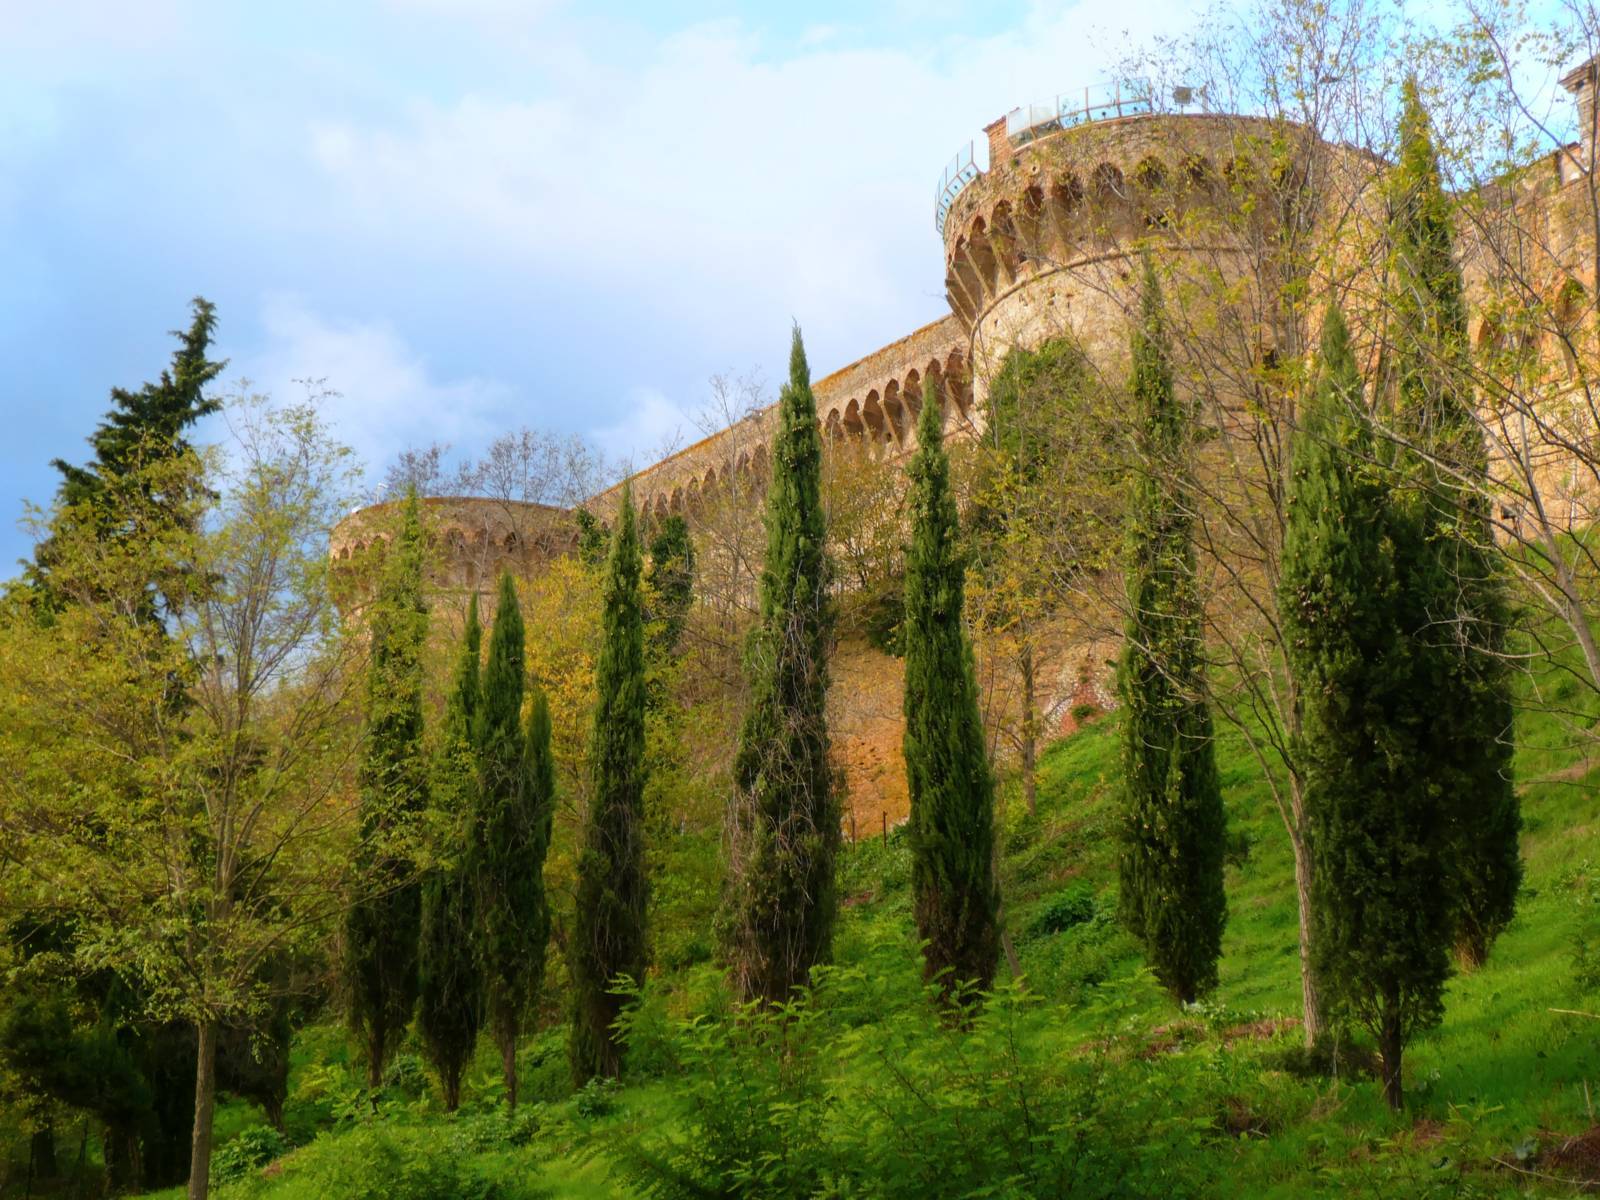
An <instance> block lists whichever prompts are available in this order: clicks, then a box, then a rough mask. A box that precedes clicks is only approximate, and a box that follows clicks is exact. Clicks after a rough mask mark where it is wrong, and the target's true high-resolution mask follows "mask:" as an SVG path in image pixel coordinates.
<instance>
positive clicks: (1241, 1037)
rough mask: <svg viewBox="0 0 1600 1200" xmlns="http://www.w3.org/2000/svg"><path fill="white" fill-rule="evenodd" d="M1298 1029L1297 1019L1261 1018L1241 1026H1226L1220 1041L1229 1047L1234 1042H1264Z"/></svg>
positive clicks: (1298, 1020) (1298, 1021)
mask: <svg viewBox="0 0 1600 1200" xmlns="http://www.w3.org/2000/svg"><path fill="white" fill-rule="evenodd" d="M1299 1028H1300V1018H1299V1017H1263V1018H1261V1020H1259V1021H1246V1022H1245V1023H1244V1024H1242V1025H1230V1026H1228V1028H1226V1029H1224V1030H1223V1031H1222V1040H1223V1043H1224V1044H1226V1045H1229V1046H1231V1045H1233V1044H1234V1043H1235V1042H1265V1041H1270V1040H1271V1039H1272V1038H1275V1037H1277V1036H1278V1035H1279V1034H1281V1033H1287V1032H1288V1031H1289V1030H1291V1029H1299Z"/></svg>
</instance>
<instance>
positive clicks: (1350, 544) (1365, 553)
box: [1281, 306, 1455, 1108]
mask: <svg viewBox="0 0 1600 1200" xmlns="http://www.w3.org/2000/svg"><path fill="white" fill-rule="evenodd" d="M1321 358H1322V361H1321V377H1320V379H1319V381H1318V384H1317V389H1316V392H1315V395H1314V396H1313V399H1312V402H1311V404H1310V406H1309V411H1308V412H1307V413H1306V414H1305V416H1304V420H1303V425H1302V432H1301V436H1300V437H1299V438H1297V440H1296V443H1295V461H1294V474H1293V492H1292V494H1291V500H1290V506H1289V526H1288V529H1287V530H1286V531H1285V538H1284V565H1283V584H1282V587H1283V599H1282V604H1281V608H1282V611H1283V614H1284V621H1285V630H1286V633H1287V635H1288V639H1289V640H1288V646H1289V650H1290V664H1291V666H1292V668H1293V670H1294V676H1295V682H1296V684H1297V686H1298V688H1299V691H1300V695H1301V697H1302V700H1301V703H1302V705H1303V707H1304V716H1303V721H1304V724H1303V729H1304V739H1305V740H1304V745H1303V746H1302V747H1301V748H1300V754H1301V755H1302V757H1303V759H1304V763H1305V770H1306V810H1305V811H1306V821H1307V831H1308V833H1309V841H1310V846H1311V852H1312V866H1313V870H1312V885H1313V893H1312V895H1313V901H1314V903H1313V906H1312V910H1313V913H1314V914H1315V927H1314V929H1313V934H1312V939H1311V947H1312V952H1313V955H1314V957H1315V962H1316V968H1317V977H1318V979H1319V980H1321V982H1322V988H1323V991H1324V993H1325V995H1326V998H1327V1000H1328V1001H1329V1006H1330V1009H1331V1010H1332V1011H1333V1012H1335V1013H1338V1014H1341V1015H1343V1016H1346V1017H1348V1018H1351V1019H1354V1020H1356V1021H1358V1022H1359V1023H1361V1024H1362V1025H1364V1026H1365V1027H1366V1028H1367V1029H1369V1030H1370V1031H1371V1032H1372V1034H1373V1036H1374V1037H1375V1038H1376V1039H1377V1043H1378V1050H1379V1053H1380V1055H1381V1056H1382V1060H1383V1077H1384V1093H1385V1095H1386V1097H1387V1098H1388V1101H1389V1103H1390V1104H1391V1105H1392V1106H1394V1107H1396V1108H1398V1107H1399V1106H1400V1104H1401V1101H1402V1087H1401V1075H1400V1068H1401V1055H1402V1052H1403V1050H1404V1046H1405V1042H1406V1040H1407V1039H1408V1038H1409V1037H1410V1036H1411V1035H1412V1034H1414V1033H1415V1032H1417V1031H1418V1030H1421V1029H1427V1028H1429V1027H1430V1026H1432V1025H1435V1024H1437V1023H1438V1021H1439V1018H1440V1015H1441V1013H1442V1009H1443V993H1444V982H1445V979H1446V977H1447V976H1448V975H1449V970H1450V964H1449V955H1448V945H1449V940H1450V932H1451V921H1452V917H1453V914H1454V909H1455V900H1454V897H1453V896H1452V894H1451V889H1450V888H1449V887H1448V886H1447V885H1448V883H1449V879H1450V875H1449V866H1448V859H1449V857H1450V847H1449V845H1448V839H1447V838H1446V837H1445V836H1443V833H1444V829H1445V823H1446V821H1447V820H1448V813H1447V809H1448V806H1449V801H1448V800H1447V797H1446V794H1445V792H1444V790H1443V789H1441V788H1440V787H1439V786H1438V781H1437V779H1436V778H1435V777H1434V774H1433V771H1434V768H1435V765H1436V764H1435V760H1434V757H1433V755H1432V754H1431V753H1430V748H1429V742H1430V741H1431V740H1432V738H1433V732H1432V725H1433V716H1432V713H1431V706H1432V704H1433V703H1434V700H1435V697H1434V695H1433V693H1432V685H1433V684H1434V683H1435V682H1437V678H1436V676H1435V675H1434V673H1432V672H1430V671H1429V670H1428V669H1427V668H1428V660H1429V658H1430V650H1429V648H1428V646H1427V644H1426V642H1425V640H1424V638H1423V636H1421V634H1422V631H1423V629H1424V626H1425V621H1424V620H1422V617H1423V612H1422V611H1421V606H1422V605H1423V604H1425V602H1426V598H1425V596H1423V595H1422V594H1421V593H1419V591H1418V590H1417V589H1415V588H1413V587H1410V586H1408V582H1409V577H1410V575H1411V573H1412V572H1414V571H1415V570H1417V569H1418V567H1419V565H1420V564H1419V563H1418V562H1417V561H1416V559H1417V555H1418V550H1419V546H1420V541H1419V539H1418V537H1417V535H1416V526H1417V523H1418V513H1417V510H1416V506H1415V505H1414V504H1408V502H1407V499H1406V498H1405V497H1404V496H1402V495H1400V494H1397V493H1396V492H1395V491H1394V490H1393V489H1392V488H1391V486H1390V484H1391V480H1390V478H1389V477H1388V475H1387V473H1386V472H1385V471H1384V470H1383V468H1382V467H1381V465H1380V464H1378V463H1377V462H1376V461H1375V459H1376V444H1375V441H1376V440H1375V438H1374V435H1373V431H1372V428H1371V425H1370V423H1369V422H1368V421H1367V419H1366V414H1365V411H1364V407H1363V405H1362V397H1361V379H1360V376H1359V374H1358V372H1357V369H1356V365H1355V358H1354V356H1353V354H1352V353H1351V349H1350V341H1349V335H1348V333H1347V331H1346V329H1345V324H1344V320H1343V318H1342V317H1341V315H1340V313H1339V310H1338V308H1337V307H1335V306H1330V307H1329V309H1328V314H1327V318H1326V320H1325V322H1324V325H1323V335H1322V355H1321Z"/></svg>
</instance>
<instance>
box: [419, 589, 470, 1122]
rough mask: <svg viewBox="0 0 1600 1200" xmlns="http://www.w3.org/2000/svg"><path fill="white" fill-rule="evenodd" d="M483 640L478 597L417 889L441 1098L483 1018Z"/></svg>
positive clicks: (456, 1081) (425, 1002) (424, 1011)
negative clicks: (431, 856) (479, 867)
mask: <svg viewBox="0 0 1600 1200" xmlns="http://www.w3.org/2000/svg"><path fill="white" fill-rule="evenodd" d="M482 640H483V633H482V629H481V627H480V626H479V624H478V597H477V594H476V593H474V594H473V596H472V599H471V600H470V601H469V603H468V606H467V630H466V636H465V638H464V639H463V641H462V643H461V658H460V661H459V662H458V663H457V666H456V674H455V683H454V686H453V687H452V688H451V690H450V699H449V701H448V703H447V705H446V708H445V721H444V732H443V735H442V736H441V738H440V741H439V747H438V753H437V757H436V759H435V763H434V784H433V802H434V806H435V808H436V810H437V811H438V813H439V816H440V817H441V818H442V823H443V825H444V828H445V830H446V838H447V841H446V844H445V846H444V847H443V851H444V852H443V854H442V855H441V856H440V857H441V860H442V861H441V862H440V863H439V865H438V866H437V867H435V868H434V870H433V871H432V872H431V873H430V874H429V876H428V879H427V881H426V883H425V884H424V885H423V892H422V941H421V945H420V947H419V951H418V954H419V960H420V961H419V963H418V975H419V994H418V997H417V1028H418V1029H419V1030H420V1031H421V1033H422V1039H423V1045H424V1046H425V1047H426V1049H427V1054H428V1059H429V1061H430V1062H432V1063H433V1067H434V1070H436V1071H437V1072H438V1073H439V1082H440V1085H441V1087H442V1089H443V1091H444V1106H445V1110H446V1111H447V1112H454V1111H455V1110H456V1107H457V1106H458V1105H459V1104H460V1103H461V1073H462V1071H463V1070H464V1069H465V1068H466V1065H467V1064H468V1063H469V1062H471V1060H472V1051H473V1048H474V1047H475V1046H476V1045H477V1042H478V1030H479V1029H480V1028H481V1027H482V1026H483V972H482V969H481V967H480V966H479V963H478V955H477V947H476V932H477V903H476V900H477V897H476V894H475V884H474V881H473V878H472V872H471V866H470V863H469V861H468V839H467V836H466V834H467V831H468V828H469V824H468V823H469V822H470V820H471V818H472V816H473V814H474V812H475V811H476V809H477V803H476V801H477V786H478V755H477V749H476V747H475V745H474V744H473V725H474V723H475V721H476V719H477V713H478V706H479V698H480V681H479V667H478V656H479V652H480V650H481V644H482Z"/></svg>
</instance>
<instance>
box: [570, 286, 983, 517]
mask: <svg viewBox="0 0 1600 1200" xmlns="http://www.w3.org/2000/svg"><path fill="white" fill-rule="evenodd" d="M966 345H967V337H966V334H965V331H964V330H963V329H962V328H961V326H960V323H959V322H958V321H957V320H956V318H955V317H943V318H941V319H940V320H937V321H934V322H932V323H930V324H928V325H924V326H923V327H922V328H921V329H918V330H915V331H914V332H912V333H909V334H907V335H906V336H905V337H903V338H900V339H898V340H897V341H893V342H890V343H889V344H888V345H887V346H884V347H882V348H880V349H878V350H874V351H873V352H872V353H871V354H868V355H866V356H865V357H863V358H859V359H857V360H856V361H855V362H853V363H850V364H849V365H847V366H844V367H841V368H840V369H839V370H837V371H834V372H833V373H832V374H830V375H826V376H824V377H823V378H821V379H819V380H817V381H815V382H814V383H813V384H812V392H813V393H814V394H815V396H816V401H817V419H818V421H819V422H820V423H821V425H822V427H823V431H824V433H825V434H826V435H827V438H828V439H829V440H833V439H846V440H849V441H852V442H860V443H865V444H866V445H868V446H869V447H870V448H871V449H872V451H873V453H875V454H879V455H882V456H887V457H898V456H900V455H902V454H906V453H909V451H910V450H912V449H914V447H915V441H916V436H915V426H916V418H917V414H918V412H920V410H921V395H922V387H923V382H924V380H927V379H932V380H933V381H934V382H935V385H936V386H937V387H938V388H939V390H940V392H941V395H942V396H943V397H944V405H945V429H946V431H947V432H956V431H959V430H961V429H964V428H966V427H968V426H970V424H971V422H972V411H971V410H972V391H971V382H970V379H969V372H968V369H967V361H966ZM776 417H777V408H776V406H775V405H769V406H768V407H766V408H764V409H762V410H760V411H759V412H756V413H752V414H751V415H749V416H747V417H745V418H744V419H742V420H740V421H739V422H737V423H736V424H734V425H732V426H730V427H729V428H727V429H724V430H721V431H719V432H717V433H714V434H712V435H711V436H710V437H706V438H702V439H701V440H700V441H698V442H695V443H694V444H693V445H691V446H688V447H686V448H684V449H683V450H680V451H678V452H677V453H676V454H673V455H670V456H669V457H667V458H665V459H663V460H661V461H660V462H658V463H656V464H654V465H653V466H650V467H646V468H645V469H644V470H642V471H640V472H638V473H637V474H635V475H634V476H633V494H634V501H635V503H636V504H637V505H638V507H639V509H640V511H641V512H644V513H647V514H654V515H658V516H665V515H667V514H669V513H677V514H687V513H692V512H693V511H695V510H696V509H697V508H698V507H699V506H700V505H701V504H702V503H703V502H704V499H705V498H706V497H707V496H708V495H709V493H710V492H711V491H712V490H713V489H715V488H717V487H718V485H719V483H722V482H725V481H726V480H727V479H728V478H729V476H730V475H731V474H733V473H737V474H738V475H739V476H740V478H741V479H745V480H748V481H759V480H760V479H761V478H763V477H764V476H765V474H766V471H767V466H768V464H767V455H768V446H769V445H770V443H771V440H772V434H773V428H774V422H775V421H776ZM621 492H622V485H621V484H618V485H616V486H615V487H612V488H609V489H607V490H606V491H604V492H601V493H600V494H599V495H598V496H596V497H594V499H592V500H589V501H587V502H586V504H585V507H587V508H589V509H590V510H591V511H593V512H594V513H595V514H596V515H597V516H602V517H606V518H607V519H609V517H610V516H611V515H612V514H613V513H614V512H615V511H616V506H617V503H618V500H619V499H620V497H621Z"/></svg>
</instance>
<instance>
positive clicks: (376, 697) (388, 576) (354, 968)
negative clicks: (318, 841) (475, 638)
mask: <svg viewBox="0 0 1600 1200" xmlns="http://www.w3.org/2000/svg"><path fill="white" fill-rule="evenodd" d="M422 562H423V545H422V521H421V517H420V515H419V513H418V507H417V497H416V493H415V492H412V493H411V494H410V495H409V496H407V497H406V501H405V505H404V507H403V510H402V513H401V526H400V530H399V532H398V534H396V536H395V537H394V539H393V541H392V543H391V544H390V546H389V549H388V552H387V554H386V556H385V561H384V564H383V572H382V577H381V579H380V581H379V584H378V588H377V594H376V597H375V599H374V601H373V604H372V605H371V607H370V608H369V610H368V613H369V623H370V634H371V650H370V655H371V657H370V661H369V666H368V670H367V717H366V730H365V754H364V757H363V759H362V763H361V768H360V775H359V782H360V788H361V821H360V824H361V847H360V850H359V852H358V855H359V857H358V873H359V876H360V879H361V885H360V886H361V888H362V892H361V895H360V896H358V898H357V899H356V902H355V903H354V904H353V905H351V907H350V910H349V914H348V916H347V918H346V924H345V971H346V975H347V981H348V985H349V1001H350V1009H349V1017H350V1023H351V1027H352V1029H354V1031H355V1032H356V1034H357V1035H358V1036H359V1037H361V1038H362V1039H363V1041H364V1045H365V1050H366V1058H367V1086H368V1087H369V1088H372V1089H373V1090H376V1089H377V1088H378V1087H379V1086H380V1085H381V1084H382V1082H383V1068H384V1064H385V1063H386V1062H387V1060H388V1057H389V1055H390V1054H391V1053H392V1052H393V1051H394V1048H395V1047H396V1046H397V1045H398V1044H399V1041H400V1038H401V1036H402V1035H403V1033H404V1032H405V1028H406V1025H407V1024H408V1023H409V1022H410V1020H411V1012H412V1008H413V1006H414V1005H415V1004H416V1000H417V934H418V927H419V925H420V922H421V916H422V892H421V885H420V883H419V882H418V880H417V879H416V878H415V875H414V873H413V870H412V865H411V854H410V848H409V845H408V841H409V839H410V837H411V836H412V835H413V833H414V832H415V828H414V827H415V822H416V818H417V815H418V814H419V813H420V812H421V811H422V809H423V807H424V805H425V804H426V802H427V792H428V778H427V776H428V764H427V758H426V755H425V753H424V750H423V744H422V733H423V730H422V687H423V670H422V649H423V643H424V641H425V640H426V638H427V635H428V607H427V604H426V603H425V602H424V601H423V597H422Z"/></svg>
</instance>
